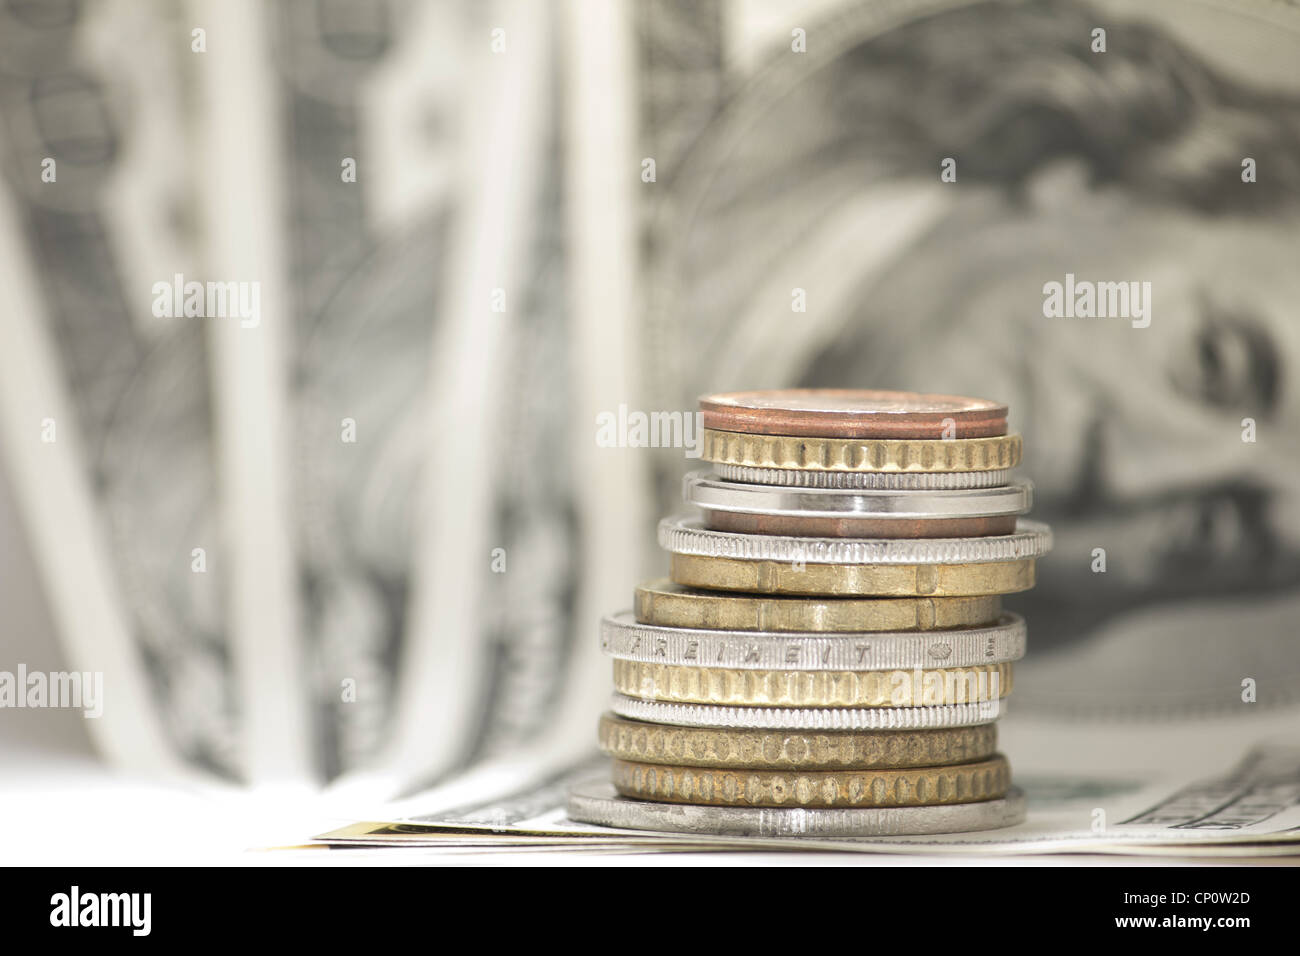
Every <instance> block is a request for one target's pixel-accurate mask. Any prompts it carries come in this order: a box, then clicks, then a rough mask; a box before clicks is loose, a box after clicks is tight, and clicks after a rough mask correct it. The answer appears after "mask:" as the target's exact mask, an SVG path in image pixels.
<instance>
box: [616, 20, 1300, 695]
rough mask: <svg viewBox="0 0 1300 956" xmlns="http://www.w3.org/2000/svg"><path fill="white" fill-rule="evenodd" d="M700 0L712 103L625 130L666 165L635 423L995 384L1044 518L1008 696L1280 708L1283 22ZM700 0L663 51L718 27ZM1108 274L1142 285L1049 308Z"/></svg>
mask: <svg viewBox="0 0 1300 956" xmlns="http://www.w3.org/2000/svg"><path fill="white" fill-rule="evenodd" d="M649 6H652V7H653V6H654V5H649ZM659 6H660V7H661V8H676V7H677V5H673V4H662V5H659ZM687 6H688V5H680V8H679V13H680V16H681V17H686V18H689V15H688V14H687V13H685V12H684V11H685V10H686V8H687ZM690 6H692V7H693V6H695V5H690ZM706 6H707V5H706ZM722 9H723V10H724V11H725V13H726V15H724V16H722V17H721V18H720V23H721V24H722V27H721V35H720V37H719V39H718V41H717V42H718V47H719V49H718V52H717V54H716V58H717V60H718V62H719V63H721V64H722V66H721V75H722V77H723V78H724V82H722V83H718V84H714V83H711V82H710V81H708V80H707V79H705V78H704V76H705V74H704V72H703V71H701V73H699V74H692V75H693V76H697V77H699V78H700V79H701V85H700V88H698V89H697V90H696V92H698V93H699V94H700V97H701V100H700V101H701V102H706V103H713V104H716V108H715V109H714V110H713V112H712V113H709V112H708V111H704V113H705V115H704V116H703V117H702V118H701V117H700V115H699V114H698V113H690V114H687V116H685V117H681V116H677V115H673V114H672V111H663V112H656V111H654V110H646V111H645V113H643V119H642V123H643V131H642V132H643V136H645V137H646V138H647V139H648V140H649V141H651V142H655V140H656V134H657V131H658V130H659V129H660V128H661V127H662V128H663V130H664V132H663V134H662V139H663V142H662V144H661V143H658V142H655V145H656V147H657V148H658V149H659V150H660V151H662V152H663V153H664V155H665V156H667V157H670V158H671V162H669V161H661V162H660V164H659V182H658V183H657V184H656V185H655V187H654V188H653V189H650V190H647V193H646V200H647V203H649V204H650V212H649V213H648V214H647V217H646V221H647V222H648V223H649V226H648V233H649V236H648V238H647V240H646V242H645V247H646V248H647V249H648V250H650V252H649V255H648V257H647V269H648V272H647V277H648V278H647V281H646V286H647V288H648V289H649V290H650V293H649V295H648V297H647V300H646V308H645V318H644V325H645V336H646V340H647V341H648V342H649V343H650V348H648V349H647V354H646V357H645V361H646V364H647V366H649V367H650V368H651V369H652V371H650V372H647V373H646V378H647V380H648V381H650V382H652V383H653V384H654V385H655V387H656V388H657V389H659V390H660V391H658V392H657V393H656V395H655V398H654V399H653V402H652V407H690V402H691V401H692V400H693V399H694V398H695V396H697V395H699V394H701V393H704V392H709V391H714V390H718V389H736V388H749V387H753V385H754V383H756V382H761V383H764V385H765V386H778V385H785V386H822V387H826V386H843V387H862V386H864V385H869V386H871V387H883V388H913V389H915V388H924V389H927V390H934V391H941V392H948V393H955V394H963V395H981V396H983V395H988V396H994V395H996V396H997V397H998V398H999V400H1002V401H1007V402H1008V403H1009V404H1010V406H1011V408H1012V409H1013V418H1012V421H1011V427H1012V429H1013V430H1015V431H1019V432H1020V433H1022V434H1023V436H1024V440H1025V448H1026V457H1025V461H1024V469H1025V473H1026V474H1029V475H1032V476H1033V478H1034V481H1035V485H1036V487H1035V503H1034V513H1035V516H1036V517H1039V518H1041V519H1042V520H1044V521H1048V522H1049V523H1050V524H1051V525H1052V528H1053V530H1054V532H1055V534H1056V546H1055V548H1054V549H1053V552H1052V554H1051V555H1050V556H1048V557H1047V558H1045V559H1044V560H1043V561H1041V562H1040V565H1039V573H1038V585H1037V587H1036V588H1035V589H1034V590H1033V592H1031V593H1030V594H1027V595H1023V596H1017V597H1016V598H1014V599H1012V600H1009V601H1008V605H1009V606H1011V607H1013V608H1014V609H1015V610H1017V611H1023V612H1024V613H1025V614H1026V617H1027V619H1028V620H1030V621H1031V622H1032V627H1031V631H1030V636H1029V648H1030V649H1029V654H1028V656H1027V658H1026V660H1025V661H1024V662H1023V666H1022V667H1019V669H1018V671H1017V704H1019V705H1020V706H1021V708H1022V709H1036V710H1041V711H1042V712H1043V713H1044V714H1057V715H1074V716H1077V717H1080V718H1085V717H1088V716H1090V715H1094V716H1095V715H1097V714H1102V713H1104V714H1108V715H1110V716H1112V717H1118V718H1122V719H1132V720H1143V719H1150V718H1153V717H1159V718H1161V719H1167V718H1172V717H1176V716H1179V715H1205V714H1230V713H1232V712H1233V711H1234V710H1235V709H1237V708H1240V707H1241V706H1242V695H1243V688H1244V687H1253V688H1255V690H1253V691H1250V693H1253V694H1255V695H1256V696H1255V703H1256V704H1258V705H1260V706H1277V705H1281V704H1285V703H1288V702H1293V701H1294V700H1296V699H1297V697H1298V696H1300V644H1297V643H1296V641H1295V640H1294V639H1293V637H1294V628H1293V626H1292V623H1291V622H1292V621H1293V620H1294V617H1295V613H1296V611H1297V608H1300V488H1298V487H1297V485H1296V481H1295V478H1294V475H1295V470H1294V468H1293V467H1291V463H1293V462H1294V461H1295V460H1296V456H1297V454H1300V432H1298V431H1297V429H1296V428H1295V427H1294V423H1295V419H1296V414H1297V405H1296V403H1295V401H1294V394H1293V393H1294V389H1292V388H1289V386H1288V378H1289V376H1290V375H1291V372H1290V371H1288V370H1289V369H1293V368H1294V366H1295V361H1294V358H1295V355H1296V351H1297V347H1298V344H1300V340H1298V339H1297V335H1296V326H1295V323H1293V322H1291V321H1290V320H1289V318H1287V315H1288V313H1289V310H1290V305H1289V303H1291V302H1293V301H1294V299H1295V295H1296V293H1297V292H1300V287H1298V286H1297V280H1296V276H1295V270H1294V269H1293V268H1291V265H1290V260H1291V259H1293V258H1294V255H1293V253H1294V249H1295V241H1294V236H1295V232H1296V227H1297V221H1300V205H1298V204H1297V203H1296V201H1295V197H1296V196H1297V195H1300V193H1297V191H1296V185H1297V175H1298V174H1297V166H1296V163H1295V155H1296V146H1297V143H1300V110H1298V109H1297V106H1298V105H1300V77H1298V76H1297V74H1296V72H1295V70H1294V66H1293V65H1294V63H1295V60H1296V55H1297V50H1298V49H1300V10H1297V8H1296V5H1295V4H1291V3H1270V2H1260V3H1255V2H1250V0H1246V2H1232V3H1228V2H1214V0H1189V2H1166V0H1157V2H1152V3H1144V4H1142V5H1141V7H1140V9H1139V8H1137V7H1135V6H1134V5H1132V4H1126V3H1119V2H1103V0H1097V2H1074V0H1048V2H1046V3H1034V4H1029V5H1026V4H1021V3H1014V2H1010V3H1007V2H997V0H992V2H966V0H914V2H899V3H870V4H857V3H816V4H811V3H810V4H802V5H800V4H794V5H791V4H774V3H773V4H769V3H761V2H757V3H743V4H741V3H737V4H723V5H722ZM660 12H662V10H661V11H660ZM693 13H694V14H695V15H696V16H699V17H702V18H704V19H705V21H706V26H705V27H703V28H699V27H692V26H690V24H689V23H680V24H677V26H680V27H681V30H680V34H679V39H678V42H677V43H676V44H674V45H673V48H674V49H677V50H685V51H688V52H690V51H696V50H698V48H699V45H700V43H701V39H700V38H701V37H709V36H713V35H714V33H711V32H710V29H709V27H708V26H707V23H708V22H709V21H708V20H707V18H705V17H704V15H703V14H702V13H701V12H699V11H693ZM674 23H675V21H674V18H673V17H672V16H671V15H667V16H665V17H663V18H662V19H661V20H660V29H663V30H669V29H672V28H673V25H674ZM995 64H996V65H995ZM654 66H655V63H654V60H653V58H651V59H650V60H649V61H648V62H643V64H642V67H641V69H642V70H643V71H644V72H645V73H646V75H647V76H650V77H652V76H654V75H655V74H654V72H653V71H654ZM715 89H717V90H719V92H717V93H715V94H714V95H713V96H712V97H710V96H709V92H710V91H711V90H715ZM675 123H683V124H686V125H688V126H689V128H690V129H689V136H688V137H687V139H688V141H689V149H685V150H681V151H678V150H676V149H674V148H672V147H673V144H677V143H679V142H681V139H682V138H681V137H680V136H678V135H675V127H674V124H675ZM1264 168H1268V169H1270V170H1272V173H1271V175H1270V177H1269V178H1268V181H1267V182H1266V181H1265V177H1264V176H1263V174H1262V173H1258V174H1257V171H1258V170H1262V169H1264ZM1076 282H1077V283H1078V285H1077V286H1076V284H1075V283H1076ZM1097 282H1114V283H1122V284H1123V286H1124V289H1125V291H1126V292H1127V291H1134V293H1135V294H1134V295H1133V297H1132V299H1131V301H1129V302H1128V303H1127V305H1126V304H1124V303H1119V302H1117V303H1116V307H1115V309H1114V310H1113V311H1114V314H1109V312H1110V310H1109V308H1107V309H1101V310H1096V309H1092V310H1090V309H1088V308H1086V307H1085V308H1083V309H1080V310H1077V311H1076V310H1074V309H1073V308H1071V309H1070V311H1069V314H1068V317H1067V315H1065V314H1060V315H1058V314H1057V313H1056V311H1054V309H1053V307H1052V305H1051V301H1050V300H1051V290H1052V289H1053V288H1055V289H1057V290H1058V291H1059V290H1063V289H1066V288H1068V289H1070V290H1072V291H1073V290H1075V289H1076V288H1079V289H1082V288H1085V287H1090V284H1094V283H1097ZM1144 290H1145V291H1146V292H1149V295H1148V296H1147V297H1146V299H1145V300H1142V295H1143V292H1144ZM1148 307H1149V308H1148ZM1103 313H1106V314H1103ZM1121 313H1122V314H1121ZM681 470H682V466H681V464H680V463H672V467H668V468H665V470H664V472H663V473H662V474H661V475H660V476H659V478H660V480H659V483H658V490H659V502H658V503H659V508H660V510H661V511H663V512H664V513H667V511H668V509H670V508H673V507H674V506H675V502H676V500H677V496H678V489H677V486H676V480H677V478H678V477H679V476H680V473H681ZM1265 688H1266V689H1265ZM1252 706H1253V705H1252Z"/></svg>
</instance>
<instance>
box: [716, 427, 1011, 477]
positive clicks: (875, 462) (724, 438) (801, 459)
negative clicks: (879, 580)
mask: <svg viewBox="0 0 1300 956" xmlns="http://www.w3.org/2000/svg"><path fill="white" fill-rule="evenodd" d="M703 436H704V437H703V441H702V442H701V450H700V457H701V458H703V459H704V460H705V461H710V462H713V463H715V464H718V463H722V464H727V465H736V466H739V467H746V468H778V469H791V470H796V471H827V472H846V473H847V472H878V473H883V474H903V473H906V474H918V473H923V474H932V473H936V472H938V473H948V474H952V473H959V472H970V471H1002V470H1006V469H1009V468H1014V467H1016V465H1018V464H1020V455H1021V450H1022V442H1021V438H1020V436H1019V435H1001V436H998V437H996V438H959V439H955V440H953V441H930V440H920V441H891V440H889V439H869V438H861V439H851V438H815V437H808V436H799V435H743V434H740V433H738V432H728V431H717V430H716V429H712V428H705V429H704V431H703Z"/></svg>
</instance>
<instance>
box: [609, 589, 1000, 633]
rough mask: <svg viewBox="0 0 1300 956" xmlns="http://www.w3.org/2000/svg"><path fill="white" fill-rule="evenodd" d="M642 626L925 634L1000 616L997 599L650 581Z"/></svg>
mask: <svg viewBox="0 0 1300 956" xmlns="http://www.w3.org/2000/svg"><path fill="white" fill-rule="evenodd" d="M633 606H634V610H635V612H636V619H637V621H638V622H640V623H641V624H658V625H660V626H663V627H698V628H705V629H709V630H720V631H778V632H786V631H817V632H820V633H853V632H866V631H929V630H933V629H935V628H947V627H979V626H981V625H985V624H992V623H993V622H994V621H996V620H997V619H998V616H999V615H1000V614H1001V613H1002V599H1001V597H999V596H997V595H984V596H980V597H912V598H863V597H829V598H806V597H759V596H755V595H752V594H726V593H723V592H719V591H700V590H694V589H692V588H685V587H682V586H681V585H679V584H673V583H672V582H671V581H668V580H665V579H662V578H661V579H659V580H656V581H650V582H648V583H646V584H643V585H641V586H640V587H638V588H637V589H636V594H635V598H634V602H633Z"/></svg>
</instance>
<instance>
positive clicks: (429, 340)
mask: <svg viewBox="0 0 1300 956" xmlns="http://www.w3.org/2000/svg"><path fill="white" fill-rule="evenodd" d="M548 11H549V8H548V7H546V5H538V4H519V3H494V4H473V3H454V2H453V3H415V4H395V3H382V2H375V3H364V4H356V5H350V6H349V7H347V8H344V7H338V6H333V7H330V9H329V10H328V11H322V8H321V6H320V5H319V4H317V3H312V2H294V3H287V4H284V5H282V6H281V7H280V8H279V13H278V16H277V17H276V18H275V31H276V37H277V40H276V49H277V66H278V69H279V71H280V74H281V83H282V87H283V90H284V94H285V96H286V97H287V100H288V104H289V105H288V114H289V122H288V126H289V135H288V137H287V145H288V149H289V162H290V164H291V167H292V170H293V175H292V176H291V182H292V186H291V188H290V199H291V202H290V206H289V208H290V219H291V221H290V223H289V230H290V235H291V242H292V249H293V277H294V288H295V294H296V299H295V333H296V339H297V341H298V343H299V346H298V349H297V352H296V357H295V361H294V368H293V371H292V382H293V397H292V403H293V410H292V414H293V421H294V429H293V431H294V442H295V452H294V472H295V474H294V487H295V489H296V501H297V505H298V507H297V512H296V517H295V521H296V525H297V529H298V531H297V539H298V544H299V554H300V561H301V567H302V578H303V597H304V615H305V622H306V634H307V641H308V644H309V648H308V653H309V656H310V659H311V665H310V666H311V671H310V672H311V674H312V680H313V682H314V688H313V690H314V701H315V704H314V706H315V712H316V717H317V726H318V728H319V729H320V732H321V734H322V741H321V751H322V759H323V760H324V762H325V772H326V775H327V776H328V777H332V776H336V775H338V774H340V773H346V772H348V771H355V772H356V773H357V774H361V775H363V776H364V775H366V774H382V775H388V776H393V777H394V778H396V779H404V780H406V785H409V784H411V783H413V782H415V781H418V780H423V779H428V778H429V777H431V776H436V775H437V774H438V773H440V772H443V771H445V770H448V769H451V768H454V767H457V766H462V765H465V764H467V763H470V762H474V761H476V760H480V759H483V758H486V757H489V756H491V755H492V754H494V753H499V752H502V751H506V750H509V749H510V748H511V747H512V746H515V745H519V744H522V743H523V742H525V741H527V740H528V739H529V738H531V737H534V736H536V735H537V734H538V733H539V732H540V731H542V730H544V729H546V728H548V727H551V726H553V724H554V719H553V718H554V715H555V713H556V711H557V709H559V708H560V707H561V706H562V705H563V703H564V702H565V700H566V691H567V690H568V685H569V684H570V678H569V671H570V670H571V669H572V667H573V666H574V659H575V649H577V648H581V652H580V653H579V656H580V657H582V658H583V659H586V658H587V657H588V656H589V654H590V653H591V646H590V641H589V640H588V637H589V629H584V628H582V626H581V624H580V623H579V617H578V611H577V609H576V608H575V606H574V600H575V594H576V593H577V592H578V590H579V586H580V582H581V579H582V575H583V574H584V573H585V571H584V567H585V565H584V561H583V556H582V549H581V548H580V547H579V545H578V541H577V508H576V505H575V494H576V482H575V473H574V466H573V463H572V460H571V459H572V456H571V455H570V454H569V452H568V449H569V447H570V446H571V445H572V444H573V443H574V427H575V426H574V420H573V415H572V403H573V401H574V396H573V394H572V393H571V389H570V387H569V383H570V382H571V381H572V380H573V377H574V376H573V362H574V355H573V352H572V343H571V340H570V337H571V334H572V330H571V329H570V328H569V327H568V319H567V315H568V307H567V303H568V297H569V291H568V252H567V250H566V246H565V241H566V234H565V229H564V224H565V219H566V217H565V213H564V208H563V207H564V190H563V179H564V175H565V168H564V164H563V157H564V155H565V149H564V136H563V132H562V130H563V128H564V125H563V123H562V122H561V116H562V111H563V104H562V101H561V96H560V89H559V86H560V83H561V74H560V70H559V65H558V61H557V59H556V56H555V53H554V48H555V44H556V43H557V42H558V41H557V39H556V36H555V33H554V31H553V29H552V24H551V21H550V15H549V12H548ZM323 13H324V14H325V15H322V14H323ZM523 157H526V159H524V158H523ZM628 321H631V318H630V317H629V319H628ZM344 685H346V687H345V686H344ZM347 687H350V688H352V690H353V691H354V692H353V693H351V694H349V693H347V692H345V691H346V688H347ZM432 728H436V732H435V731H433V730H432Z"/></svg>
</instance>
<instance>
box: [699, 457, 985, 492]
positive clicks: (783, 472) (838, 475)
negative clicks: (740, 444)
mask: <svg viewBox="0 0 1300 956" xmlns="http://www.w3.org/2000/svg"><path fill="white" fill-rule="evenodd" d="M713 471H714V473H716V474H717V476H718V477H719V478H721V479H723V480H724V481H743V482H746V483H747V484H754V485H789V486H791V487H796V488H880V489H888V490H893V491H936V490H944V489H949V488H993V487H995V486H997V485H1005V484H1006V483H1007V476H1008V475H1009V474H1010V472H1009V471H1008V470H1007V469H1005V468H999V469H998V470H996V471H950V472H944V471H921V472H889V471H799V470H796V469H794V468H752V467H750V466H748V465H729V464H727V463H725V462H714V464H713Z"/></svg>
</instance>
